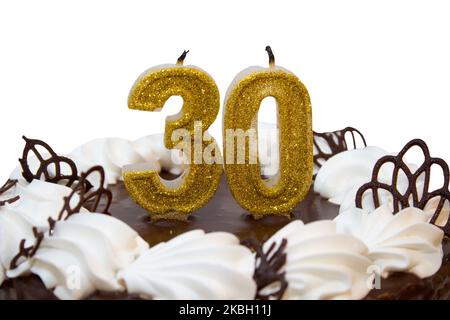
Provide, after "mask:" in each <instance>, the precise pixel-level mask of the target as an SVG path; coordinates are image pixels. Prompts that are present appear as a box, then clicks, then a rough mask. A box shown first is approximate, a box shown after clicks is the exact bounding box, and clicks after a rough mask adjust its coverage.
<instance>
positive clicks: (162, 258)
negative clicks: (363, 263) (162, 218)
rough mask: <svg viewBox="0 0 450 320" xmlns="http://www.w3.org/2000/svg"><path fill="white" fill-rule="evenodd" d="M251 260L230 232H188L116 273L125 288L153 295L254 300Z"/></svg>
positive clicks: (250, 256) (162, 297) (145, 294)
mask: <svg viewBox="0 0 450 320" xmlns="http://www.w3.org/2000/svg"><path fill="white" fill-rule="evenodd" d="M253 272H254V258H253V255H252V253H251V252H250V250H248V249H247V248H246V247H244V246H242V245H240V244H239V240H238V239H237V238H236V237H235V236H234V235H232V234H230V233H225V232H212V233H206V234H205V232H203V231H202V230H194V231H189V232H186V233H184V234H182V235H180V236H178V237H176V238H174V239H172V240H170V241H168V242H164V243H159V244H158V245H156V246H154V247H152V248H150V249H149V250H147V251H145V252H143V253H142V255H141V256H140V257H139V258H138V259H137V260H136V261H135V262H134V263H132V264H131V265H129V266H128V267H127V268H125V269H124V270H122V271H120V272H119V279H121V281H123V282H124V283H125V285H126V287H127V290H128V292H130V293H135V294H139V295H142V296H147V297H152V298H153V299H208V300H211V299H253V298H254V297H255V292H256V284H255V282H254V280H253Z"/></svg>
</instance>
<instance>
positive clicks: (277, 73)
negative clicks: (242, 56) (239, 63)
mask: <svg viewBox="0 0 450 320" xmlns="http://www.w3.org/2000/svg"><path fill="white" fill-rule="evenodd" d="M242 74H243V76H242V79H240V81H236V82H235V84H234V86H233V87H232V88H230V89H229V91H228V92H229V94H228V96H227V99H226V101H225V110H224V119H223V124H224V127H223V130H224V132H225V130H227V129H233V130H236V129H243V130H248V129H250V128H253V129H254V130H256V129H257V128H256V124H257V121H256V120H257V116H258V110H259V107H260V104H261V101H262V100H263V99H264V98H266V97H268V96H271V97H274V98H275V100H276V101H277V109H278V126H279V130H280V134H279V137H280V169H279V173H278V175H277V176H274V177H270V178H268V179H263V178H261V169H260V165H259V163H256V164H251V163H249V161H248V152H245V154H246V162H245V164H236V163H234V164H232V163H229V162H228V159H227V161H226V162H225V170H226V173H227V174H226V175H227V180H228V185H229V187H230V189H231V192H232V194H233V197H234V198H235V199H236V201H237V202H238V203H239V204H240V205H241V206H242V207H243V208H244V209H246V210H248V211H249V212H251V213H252V214H253V216H254V217H255V218H261V217H263V216H265V215H289V214H290V213H291V212H292V210H293V208H294V207H295V206H296V205H297V204H298V202H300V201H301V200H303V198H304V197H305V196H306V194H307V192H308V190H309V188H310V185H311V181H312V174H313V132H312V116H311V102H310V99H309V94H308V91H307V90H306V88H305V86H304V85H303V84H302V83H301V82H300V80H299V79H298V78H297V77H296V76H295V75H294V74H293V73H291V72H289V71H287V70H285V69H282V68H279V67H270V68H268V69H263V68H260V69H259V70H256V71H252V72H247V73H246V72H245V71H244V72H243V73H242ZM226 140H227V139H225V140H224V154H225V155H228V152H229V151H227V143H226ZM228 143H229V141H228ZM239 147H241V148H245V150H249V140H248V139H246V141H245V144H241V146H239V145H238V144H237V143H236V141H235V143H234V150H233V152H234V155H235V156H236V154H237V153H238V150H237V148H239ZM245 150H244V151H245ZM240 151H241V152H242V150H240Z"/></svg>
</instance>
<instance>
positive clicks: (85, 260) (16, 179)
mask: <svg viewBox="0 0 450 320" xmlns="http://www.w3.org/2000/svg"><path fill="white" fill-rule="evenodd" d="M266 50H267V51H268V53H269V61H270V67H269V68H267V69H266V68H260V67H258V68H255V67H253V68H249V69H247V70H244V71H243V72H242V73H240V74H239V75H238V76H237V77H236V79H235V80H234V81H233V83H232V85H231V87H230V89H229V91H228V93H227V96H226V99H225V110H224V121H223V125H224V143H223V149H222V150H220V149H219V148H218V145H217V143H216V142H215V140H214V138H212V137H211V136H209V134H205V135H203V133H202V131H204V132H205V133H207V129H208V128H209V126H210V125H211V124H212V123H213V122H214V120H215V118H216V116H217V113H218V110H219V107H220V102H219V93H218V89H217V86H216V85H215V83H214V81H213V80H212V78H211V77H210V76H209V75H208V74H206V73H205V72H204V71H202V70H201V69H199V68H197V67H192V66H186V67H185V66H183V60H184V58H185V56H186V53H187V52H184V53H183V54H182V56H181V57H180V58H179V59H178V62H177V64H176V65H170V66H168V65H162V66H158V67H155V68H152V69H150V70H148V71H147V72H145V73H144V74H143V75H142V76H141V77H139V79H138V80H137V82H136V83H135V85H134V87H133V89H132V91H131V93H130V96H129V101H128V103H129V107H130V108H131V109H138V110H144V111H156V110H159V109H161V108H162V107H163V106H164V103H165V102H166V101H167V99H168V98H169V97H170V96H173V95H180V96H181V97H183V107H182V110H181V111H180V113H179V114H177V115H175V116H171V117H168V118H167V120H166V129H165V132H164V133H163V134H156V135H150V136H146V137H143V138H141V139H138V140H136V141H128V140H125V139H120V138H104V139H96V140H93V141H90V142H87V143H85V144H83V145H81V146H80V147H78V148H76V149H75V150H73V151H72V152H71V153H69V154H67V155H64V156H62V155H59V154H58V152H57V150H53V149H52V148H51V146H50V145H49V144H47V143H45V142H43V141H41V140H37V139H30V138H27V137H24V141H25V147H24V149H23V154H22V156H21V158H20V159H19V164H18V166H17V167H16V169H15V170H14V171H13V173H12V174H11V175H10V177H9V179H7V181H6V183H5V184H4V185H3V187H1V188H0V299H224V300H226V299H248V300H250V299H258V300H265V299H450V262H449V258H450V243H449V236H450V218H449V215H450V191H449V167H448V165H447V163H446V162H445V161H444V160H442V159H440V158H436V157H432V156H431V154H430V151H429V149H428V146H427V145H426V143H425V142H424V141H422V140H420V139H415V140H411V141H410V142H408V143H407V144H405V146H404V148H402V149H401V150H400V151H398V152H394V153H390V152H387V151H385V150H383V149H382V148H379V147H374V146H367V144H366V140H365V138H364V137H363V135H362V134H361V133H360V131H358V130H356V129H354V128H350V127H348V128H345V129H343V130H339V131H334V132H327V133H317V132H313V131H312V121H311V105H310V101H309V95H308V92H307V90H306V88H305V87H304V86H303V84H302V83H301V82H300V81H299V80H298V78H297V77H296V76H295V75H294V74H293V73H291V72H290V71H287V70H286V69H284V68H280V67H278V66H275V62H274V57H273V53H272V51H271V49H270V47H267V48H266ZM267 96H273V97H275V99H276V101H277V104H278V126H277V129H278V128H279V130H278V131H277V134H275V136H278V138H277V139H275V140H276V141H275V143H272V142H270V141H269V140H267V141H266V140H264V138H263V137H264V133H265V132H264V130H260V131H259V132H258V131H252V130H254V129H255V127H256V123H257V113H258V110H259V106H260V103H261V101H262V99H264V98H265V97H267ZM197 129H199V131H200V135H199V136H198V135H197V131H198V130H197ZM230 130H231V131H233V134H236V133H240V132H243V133H245V134H244V136H243V138H242V140H241V144H239V135H233V136H232V139H231V140H230V139H228V133H229V131H230ZM269 136H274V134H269ZM198 137H200V138H198ZM258 138H259V140H258ZM252 141H253V145H252V143H251V142H252ZM255 141H256V144H254V143H255ZM230 142H231V143H230ZM252 146H253V147H252ZM254 146H256V147H254ZM411 150H415V151H419V152H420V153H421V154H422V158H423V161H422V162H421V163H414V162H411V161H410V160H409V158H408V155H409V154H410V151H411ZM264 153H266V154H269V155H272V157H271V159H272V160H275V161H270V162H268V163H265V162H263V161H261V160H262V158H263V157H262V155H263V154H264ZM222 155H223V157H222ZM230 155H231V158H230ZM240 156H241V158H240ZM230 159H231V160H232V161H230ZM240 161H242V162H240ZM436 169H438V172H437V174H436V172H435V170H436ZM432 173H433V174H432ZM434 179H438V180H439V179H440V180H441V181H442V183H441V184H440V185H438V186H435V185H436V183H435V181H434Z"/></svg>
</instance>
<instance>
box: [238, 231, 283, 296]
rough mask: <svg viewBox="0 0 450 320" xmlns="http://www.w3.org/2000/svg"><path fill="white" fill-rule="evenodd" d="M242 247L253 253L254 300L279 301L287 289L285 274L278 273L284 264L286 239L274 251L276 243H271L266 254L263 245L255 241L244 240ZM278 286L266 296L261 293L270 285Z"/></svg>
mask: <svg viewBox="0 0 450 320" xmlns="http://www.w3.org/2000/svg"><path fill="white" fill-rule="evenodd" d="M242 244H243V245H245V246H247V247H248V248H250V249H252V250H254V251H255V254H256V259H255V273H254V274H253V279H254V280H255V282H256V288H257V290H256V296H255V299H259V300H269V299H271V298H274V299H276V300H280V299H281V298H282V297H283V294H284V292H285V291H286V289H287V287H288V282H287V280H286V273H285V272H280V270H281V268H282V267H283V266H284V265H285V264H286V252H285V249H286V246H287V239H283V240H282V241H281V243H280V245H279V246H278V248H277V249H276V243H275V242H274V243H272V245H271V246H270V247H269V249H268V250H267V252H264V250H263V245H261V244H259V243H258V242H256V241H255V240H245V241H243V242H242ZM276 283H278V284H279V287H278V289H277V290H276V291H274V292H270V293H268V294H264V293H262V291H263V290H264V289H265V288H267V287H268V286H269V285H271V284H276Z"/></svg>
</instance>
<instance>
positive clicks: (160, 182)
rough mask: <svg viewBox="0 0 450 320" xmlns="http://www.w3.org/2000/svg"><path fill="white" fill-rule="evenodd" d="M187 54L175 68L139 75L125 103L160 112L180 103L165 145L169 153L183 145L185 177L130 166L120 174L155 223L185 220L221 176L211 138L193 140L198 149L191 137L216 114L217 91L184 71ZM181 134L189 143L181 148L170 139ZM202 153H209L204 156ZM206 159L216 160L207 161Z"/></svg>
mask: <svg viewBox="0 0 450 320" xmlns="http://www.w3.org/2000/svg"><path fill="white" fill-rule="evenodd" d="M186 53H187V51H185V52H183V54H182V55H181V56H180V58H179V59H178V61H177V64H176V65H162V66H157V67H154V68H151V69H149V70H148V71H147V72H145V73H144V74H143V75H141V76H140V77H139V79H138V80H137V81H136V83H135V84H134V86H133V88H132V89H131V92H130V95H129V99H128V107H129V108H130V109H137V110H143V111H158V110H160V109H161V108H162V107H163V106H164V104H165V102H166V101H167V99H168V98H170V97H171V96H181V97H182V98H183V107H182V108H181V111H180V113H178V114H177V115H174V116H170V117H167V119H166V128H165V133H164V143H165V146H166V147H167V148H168V149H174V148H180V145H181V147H182V148H184V151H188V152H186V153H185V156H186V157H187V158H188V159H187V160H188V161H189V160H190V161H189V163H190V165H189V166H188V167H187V168H186V169H185V171H184V173H183V174H182V175H181V176H180V177H178V178H177V179H176V180H173V181H166V180H164V179H162V178H161V177H160V176H159V174H158V172H157V171H155V170H154V168H152V167H148V166H147V167H146V166H144V167H142V166H141V167H133V166H130V167H126V168H124V172H123V179H124V183H125V187H126V189H127V191H128V193H129V194H130V196H131V197H132V198H133V199H134V200H135V201H136V202H137V203H138V204H139V205H140V206H142V207H143V208H145V209H147V210H148V211H149V213H150V215H151V216H152V218H153V219H160V218H165V219H185V218H186V217H187V215H188V214H189V213H191V212H193V211H195V210H197V209H199V208H201V207H202V206H203V205H204V204H205V203H206V202H207V201H208V200H209V199H210V198H211V197H212V196H213V195H214V193H215V191H216V189H217V186H218V184H219V182H220V177H221V173H222V165H221V162H222V161H221V155H220V152H219V151H218V148H211V145H213V146H215V145H216V143H215V141H214V139H212V138H211V139H212V142H211V141H208V142H206V141H203V137H202V136H200V140H201V141H200V142H198V139H197V138H195V139H197V140H196V141H195V142H196V143H197V144H196V143H195V142H194V136H195V135H194V132H197V131H201V132H204V131H206V130H207V129H208V128H209V126H210V125H211V124H212V123H213V122H214V119H215V118H216V116H217V113H218V112H219V108H220V97H219V90H218V89H217V86H216V84H215V82H214V80H213V79H212V78H211V77H210V76H209V75H208V74H207V73H206V72H204V71H202V70H201V69H199V68H197V67H194V66H183V60H184V58H185V57H186ZM183 130H184V132H185V133H186V134H185V135H184V137H185V138H186V137H187V139H188V141H184V144H181V143H180V140H179V139H178V140H176V139H173V137H174V136H175V135H176V134H177V132H179V131H181V132H183ZM186 143H187V144H186ZM197 145H199V146H200V148H198V147H196V146H197ZM186 146H187V150H186ZM194 147H196V148H194ZM194 149H195V150H194ZM205 149H208V150H213V151H212V152H211V151H210V152H205ZM208 155H209V156H210V157H212V158H215V160H213V161H211V159H206V158H205V157H207V156H208ZM218 159H219V161H217V160H218Z"/></svg>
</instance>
